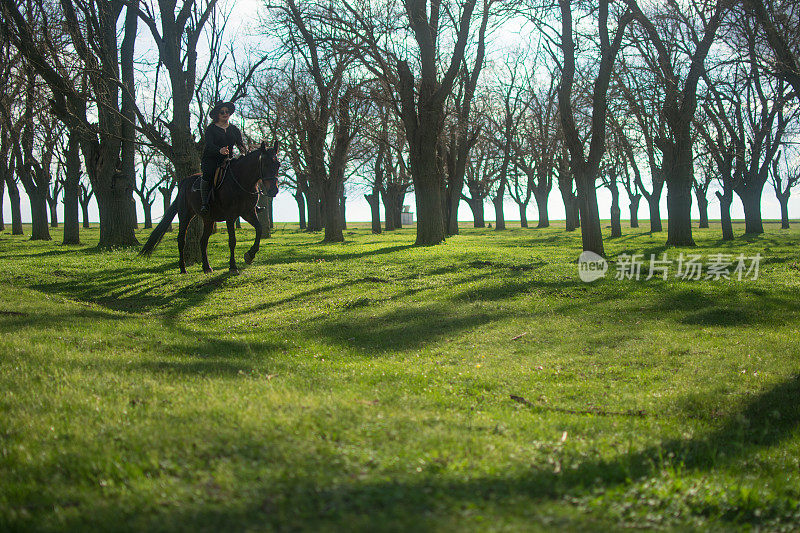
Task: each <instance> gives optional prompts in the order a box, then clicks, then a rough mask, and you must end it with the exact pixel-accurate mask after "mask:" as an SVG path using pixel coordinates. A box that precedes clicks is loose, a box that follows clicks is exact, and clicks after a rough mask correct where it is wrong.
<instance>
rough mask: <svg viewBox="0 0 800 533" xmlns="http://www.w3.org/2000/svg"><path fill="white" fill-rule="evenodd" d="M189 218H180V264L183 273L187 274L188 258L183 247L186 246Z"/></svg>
mask: <svg viewBox="0 0 800 533" xmlns="http://www.w3.org/2000/svg"><path fill="white" fill-rule="evenodd" d="M188 218H189V217H179V218H178V266H179V267H180V268H181V274H186V259H185V258H184V256H183V249H184V247H185V246H186V230H187V229H188V228H189V220H188Z"/></svg>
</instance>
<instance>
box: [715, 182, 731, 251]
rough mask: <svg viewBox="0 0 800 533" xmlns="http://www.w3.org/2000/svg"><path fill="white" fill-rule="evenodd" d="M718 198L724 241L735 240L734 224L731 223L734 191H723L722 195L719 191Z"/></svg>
mask: <svg viewBox="0 0 800 533" xmlns="http://www.w3.org/2000/svg"><path fill="white" fill-rule="evenodd" d="M716 194H717V198H719V219H720V222H721V224H722V240H723V241H732V240H733V224H732V223H731V204H732V203H733V191H732V190H730V189H728V190H723V192H722V193H720V192H719V191H717V193H716Z"/></svg>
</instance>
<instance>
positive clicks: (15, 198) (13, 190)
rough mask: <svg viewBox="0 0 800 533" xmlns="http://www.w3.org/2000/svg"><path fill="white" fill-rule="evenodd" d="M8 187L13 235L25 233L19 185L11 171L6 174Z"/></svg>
mask: <svg viewBox="0 0 800 533" xmlns="http://www.w3.org/2000/svg"><path fill="white" fill-rule="evenodd" d="M6 188H7V189H8V203H9V205H10V206H11V235H24V234H25V232H24V231H23V230H22V209H21V204H20V202H21V199H20V194H19V187H18V186H17V182H16V180H15V179H14V178H13V176H12V174H11V172H9V174H8V175H7V176H6Z"/></svg>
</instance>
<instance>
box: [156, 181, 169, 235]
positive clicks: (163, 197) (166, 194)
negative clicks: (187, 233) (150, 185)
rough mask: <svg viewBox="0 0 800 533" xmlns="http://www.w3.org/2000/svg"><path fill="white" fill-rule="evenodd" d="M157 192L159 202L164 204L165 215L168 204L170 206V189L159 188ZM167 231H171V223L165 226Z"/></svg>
mask: <svg viewBox="0 0 800 533" xmlns="http://www.w3.org/2000/svg"><path fill="white" fill-rule="evenodd" d="M158 190H159V191H160V192H161V200H162V202H163V203H164V212H165V213H166V212H167V209H169V206H170V204H172V189H171V188H170V187H159V188H158ZM167 231H172V223H170V225H169V226H167Z"/></svg>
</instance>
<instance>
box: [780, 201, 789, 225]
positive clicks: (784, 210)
mask: <svg viewBox="0 0 800 533" xmlns="http://www.w3.org/2000/svg"><path fill="white" fill-rule="evenodd" d="M778 203H779V204H780V205H781V229H789V194H785V195H784V194H779V195H778Z"/></svg>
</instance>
